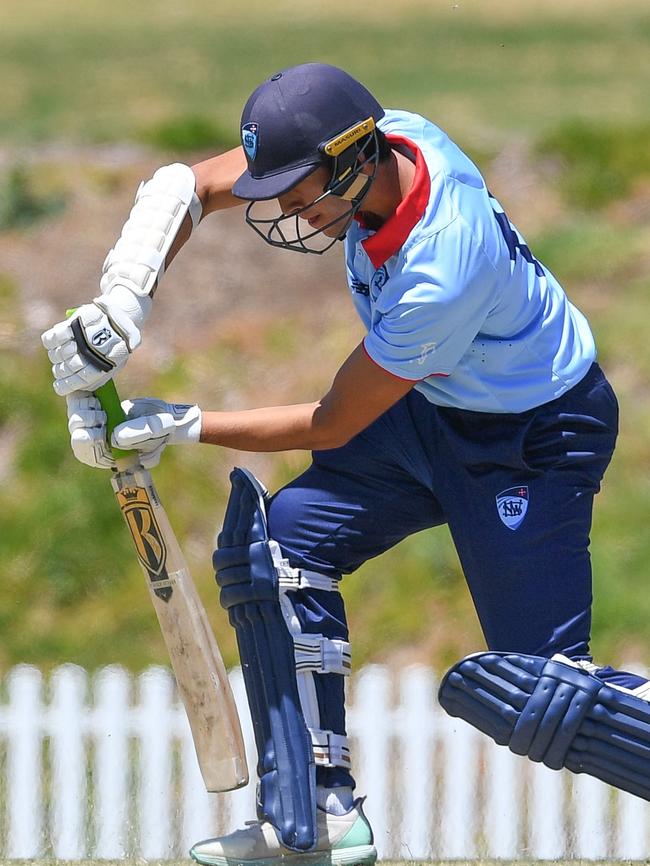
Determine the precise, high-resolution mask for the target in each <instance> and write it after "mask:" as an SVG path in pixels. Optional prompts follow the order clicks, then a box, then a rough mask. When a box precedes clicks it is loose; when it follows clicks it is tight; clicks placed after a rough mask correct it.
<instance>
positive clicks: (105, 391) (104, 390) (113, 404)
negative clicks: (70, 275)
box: [65, 307, 136, 460]
mask: <svg viewBox="0 0 650 866" xmlns="http://www.w3.org/2000/svg"><path fill="white" fill-rule="evenodd" d="M75 309H76V308H75V307H73V308H72V309H71V310H66V313H65V314H66V316H71V315H72V314H73V313H74V311H75ZM95 397H97V399H98V400H99V402H100V405H101V407H102V409H103V410H104V412H106V441H107V442H108V445H109V447H110V445H111V437H112V435H113V430H115V428H116V427H117V426H118V424H122V423H123V422H124V421H126V415H125V413H124V410H123V409H122V404H121V403H120V397H119V394H118V393H117V388H116V387H115V382H114V381H113V380H112V379H109V380H108V382H106V384H105V385H101V386H100V387H99V388H97V390H96V391H95ZM111 453H112V455H113V457H114V458H115V459H116V460H120V459H123V458H125V457H131V458H134V457H135V456H136V454H135V453H134V452H133V451H125V450H124V449H122V448H111Z"/></svg>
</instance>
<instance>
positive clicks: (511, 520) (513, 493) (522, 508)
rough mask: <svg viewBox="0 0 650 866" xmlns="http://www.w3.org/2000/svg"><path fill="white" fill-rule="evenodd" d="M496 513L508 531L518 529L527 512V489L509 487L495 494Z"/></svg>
mask: <svg viewBox="0 0 650 866" xmlns="http://www.w3.org/2000/svg"><path fill="white" fill-rule="evenodd" d="M497 511H498V512H499V517H500V518H501V523H503V525H504V526H507V527H508V529H513V530H514V529H518V528H519V526H521V523H522V521H523V519H524V517H525V516H526V512H527V511H528V488H527V487H525V486H523V485H522V486H521V487H509V488H508V489H507V490H502V491H501V493H497Z"/></svg>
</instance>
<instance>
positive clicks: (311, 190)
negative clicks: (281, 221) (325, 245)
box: [278, 167, 350, 238]
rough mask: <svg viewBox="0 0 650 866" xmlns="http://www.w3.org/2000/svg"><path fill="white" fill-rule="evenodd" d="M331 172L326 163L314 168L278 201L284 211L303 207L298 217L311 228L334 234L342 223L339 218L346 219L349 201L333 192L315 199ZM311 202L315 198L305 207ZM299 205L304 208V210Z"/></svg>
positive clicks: (348, 214) (336, 233)
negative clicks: (314, 169)
mask: <svg viewBox="0 0 650 866" xmlns="http://www.w3.org/2000/svg"><path fill="white" fill-rule="evenodd" d="M330 176H331V173H330V171H329V169H327V168H325V167H323V168H318V169H316V171H315V172H314V173H313V174H310V175H309V177H306V178H305V179H304V180H303V181H301V182H300V183H299V184H298V185H297V186H294V188H293V189H291V190H289V192H287V193H285V194H284V195H281V196H280V197H279V198H278V204H279V205H280V208H281V210H282V213H283V214H295V213H298V212H299V211H302V212H301V213H298V216H299V218H300V219H302V220H306V221H307V222H308V223H309V225H310V227H311V228H312V229H314V230H315V231H322V232H323V234H324V235H326V236H327V237H330V238H335V237H337V236H338V235H339V234H340V233H341V230H342V229H343V227H344V223H343V222H341V220H343V219H345V220H346V221H347V219H349V216H350V202H349V201H345V199H342V198H339V197H338V196H335V195H328V196H325V197H324V198H323V199H322V200H321V201H318V202H317V201H316V199H318V198H319V196H322V195H323V191H324V189H325V186H326V185H327V183H328V182H329V179H330ZM312 202H314V204H313V206H312V207H308V205H310V204H311V203H312ZM302 208H305V210H304V211H303V210H302ZM330 223H331V225H330Z"/></svg>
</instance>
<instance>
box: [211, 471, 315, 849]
mask: <svg viewBox="0 0 650 866" xmlns="http://www.w3.org/2000/svg"><path fill="white" fill-rule="evenodd" d="M230 480H231V483H232V492H231V494H230V499H229V501H228V507H227V509H226V515H225V518H224V524H223V530H222V532H221V533H220V535H219V539H218V549H217V550H216V551H215V553H214V556H213V563H214V566H215V569H216V579H217V583H218V584H219V586H220V587H221V604H222V605H223V607H224V608H226V610H227V611H228V616H229V619H230V623H231V625H232V626H233V628H234V629H235V632H236V635H237V645H238V648H239V655H240V657H241V661H242V670H243V673H244V683H245V685H246V695H247V697H248V703H249V706H250V710H251V718H252V721H253V728H254V731H255V743H256V746H257V753H258V767H257V769H258V774H259V777H260V786H259V811H260V817H262V818H265V819H266V820H268V821H270V822H271V824H273V826H274V827H276V829H277V830H278V832H279V833H280V837H281V839H282V842H283V844H284V845H286V846H287V847H288V848H292V849H294V850H296V851H308V850H309V849H310V848H312V847H313V846H314V845H315V844H316V835H317V831H316V770H315V763H314V756H313V751H312V745H311V737H310V735H309V732H308V730H307V725H306V724H305V720H304V716H303V713H302V708H301V704H300V698H299V695H298V685H297V682H296V668H295V656H294V644H293V639H292V637H291V635H290V633H289V630H288V628H287V625H286V622H285V620H284V617H283V615H282V610H281V608H280V602H279V597H278V577H277V572H276V569H275V566H274V563H273V557H272V554H271V550H270V548H269V543H268V531H267V525H266V510H265V502H264V497H265V491H264V490H263V488H262V487H261V485H259V483H258V482H257V481H256V479H255V478H253V477H252V476H250V475H249V474H248V473H247V472H245V471H243V470H241V469H235V470H234V471H233V472H232V473H231V475H230Z"/></svg>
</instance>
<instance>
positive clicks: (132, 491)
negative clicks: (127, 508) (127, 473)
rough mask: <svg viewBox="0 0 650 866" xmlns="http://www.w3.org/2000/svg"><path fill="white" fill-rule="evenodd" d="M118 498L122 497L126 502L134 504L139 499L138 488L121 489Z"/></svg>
mask: <svg viewBox="0 0 650 866" xmlns="http://www.w3.org/2000/svg"><path fill="white" fill-rule="evenodd" d="M120 496H123V497H124V499H126V501H127V502H134V501H135V500H137V499H138V498H139V488H138V487H123V488H122V489H121V490H120Z"/></svg>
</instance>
